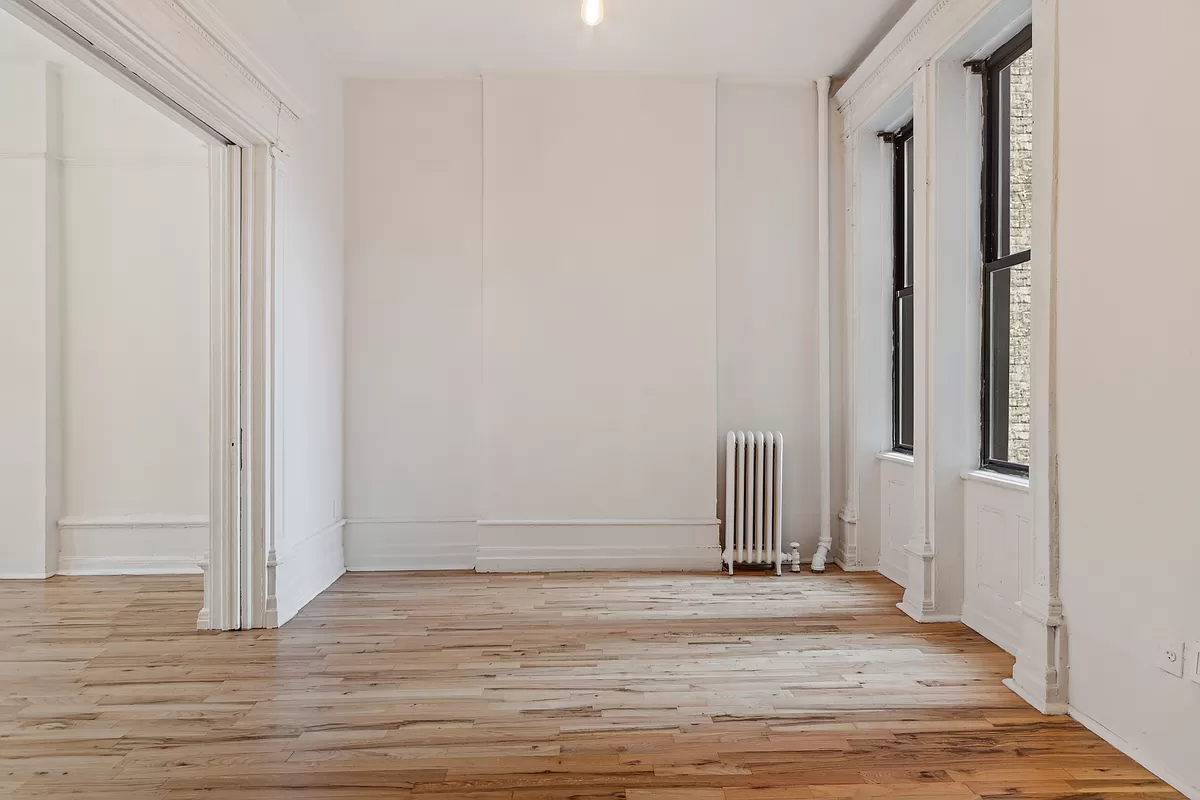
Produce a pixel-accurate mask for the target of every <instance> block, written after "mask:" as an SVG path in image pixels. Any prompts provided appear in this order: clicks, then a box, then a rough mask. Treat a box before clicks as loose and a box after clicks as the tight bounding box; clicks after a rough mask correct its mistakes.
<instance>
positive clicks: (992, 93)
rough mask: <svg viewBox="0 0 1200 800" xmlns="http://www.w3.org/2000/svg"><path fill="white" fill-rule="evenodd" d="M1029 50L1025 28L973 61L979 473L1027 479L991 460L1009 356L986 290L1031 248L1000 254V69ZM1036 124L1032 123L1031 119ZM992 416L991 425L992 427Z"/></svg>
mask: <svg viewBox="0 0 1200 800" xmlns="http://www.w3.org/2000/svg"><path fill="white" fill-rule="evenodd" d="M1032 49H1033V26H1032V25H1027V26H1025V28H1024V29H1023V30H1021V32H1020V33H1018V34H1017V35H1016V36H1014V37H1013V38H1012V39H1010V40H1009V41H1007V42H1005V43H1004V44H1003V45H1001V46H1000V47H999V48H997V50H996V51H995V52H994V53H992V55H991V56H989V57H988V58H987V59H986V60H984V61H983V62H977V63H978V67H977V69H978V71H979V72H981V73H982V75H983V180H982V190H983V198H982V203H981V204H980V206H981V214H982V221H981V227H980V232H981V234H982V239H983V241H982V254H983V276H982V278H983V283H982V287H981V288H982V291H981V295H982V297H981V305H982V308H983V329H982V336H981V340H982V341H981V345H982V348H981V354H980V355H981V363H980V367H981V369H980V373H981V375H980V453H979V458H980V464H981V466H982V467H983V468H984V469H989V470H994V471H996V472H1004V473H1008V474H1013V475H1025V476H1027V475H1029V466H1028V465H1027V464H1018V463H1015V462H1012V461H1007V460H1005V459H999V458H993V457H992V452H993V444H994V442H995V441H996V438H995V437H1002V438H1003V440H1004V441H1005V453H1006V454H1007V450H1008V447H1007V441H1008V388H1009V387H1008V376H1007V374H1006V375H1004V376H1002V377H1001V379H999V380H996V381H993V380H992V364H993V363H994V361H993V360H994V357H995V355H996V354H997V353H1003V354H1004V358H1005V360H1007V359H1008V355H1009V346H1010V342H1009V337H1008V332H1007V331H1004V332H1003V335H998V336H995V337H993V336H992V316H993V312H992V304H993V302H994V300H995V298H994V296H993V294H992V293H991V292H990V291H989V287H990V286H991V276H992V274H993V273H995V272H998V271H1000V270H1005V269H1011V268H1012V267H1015V266H1017V265H1019V264H1024V263H1026V262H1028V261H1029V260H1030V259H1031V258H1032V256H1033V250H1032V248H1030V249H1029V250H1023V251H1021V252H1019V253H1008V254H1005V255H1001V254H1000V253H1001V250H1002V248H1003V249H1007V243H1008V241H1009V229H1008V214H1007V213H1005V214H1003V215H1002V214H1001V213H1000V211H1001V203H1004V204H1008V203H1009V202H1010V197H1009V194H1010V186H1009V166H1008V165H1009V158H1010V151H1009V142H1008V140H1007V137H1005V136H1002V135H1001V129H1002V128H1003V129H1004V130H1007V129H1008V124H1007V117H1008V114H1009V106H1008V104H1007V103H1004V102H1002V101H1003V100H1004V99H1006V98H1007V97H1008V94H1009V93H1008V90H1007V86H1005V85H1004V82H1005V80H1006V76H1005V74H1004V70H1005V68H1007V67H1008V66H1010V65H1011V64H1012V63H1013V62H1014V61H1016V60H1017V59H1018V58H1020V57H1021V56H1023V55H1025V53H1027V52H1029V51H1030V50H1032ZM1035 124H1036V121H1035ZM995 398H1003V406H1004V409H1005V411H1004V413H1003V414H998V413H997V414H993V410H994V408H995V407H996V405H997V404H996V403H995V402H994V400H995ZM993 417H994V418H995V419H994V421H995V422H996V427H993V424H992V423H993Z"/></svg>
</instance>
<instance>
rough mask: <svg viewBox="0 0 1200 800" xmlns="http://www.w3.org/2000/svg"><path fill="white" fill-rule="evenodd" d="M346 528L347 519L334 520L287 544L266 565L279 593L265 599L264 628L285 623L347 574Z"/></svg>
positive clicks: (276, 626) (275, 626)
mask: <svg viewBox="0 0 1200 800" xmlns="http://www.w3.org/2000/svg"><path fill="white" fill-rule="evenodd" d="M345 526H346V520H344V519H338V520H335V521H333V522H332V523H330V524H329V525H326V526H325V527H324V528H321V529H320V530H318V531H317V532H316V533H313V534H310V535H309V536H306V537H304V538H302V539H300V540H299V541H297V542H296V543H295V544H292V545H289V546H288V547H287V548H286V549H285V550H283V552H282V554H281V555H280V556H279V557H278V559H277V560H276V561H275V562H274V563H273V564H268V567H270V568H273V569H274V570H275V572H276V575H277V580H276V582H275V586H276V590H277V592H278V593H277V594H275V595H269V596H268V597H267V604H266V614H265V624H264V626H265V627H267V628H278V627H279V626H280V625H283V624H284V623H286V622H287V621H288V620H290V619H291V618H292V617H294V616H296V614H298V613H299V612H300V609H302V608H304V606H306V605H308V603H309V602H311V601H312V599H313V598H315V597H316V596H317V595H319V594H320V593H321V592H323V591H325V590H326V589H328V588H329V586H330V585H331V584H333V582H334V581H336V580H337V579H338V578H340V577H341V576H342V574H343V573H344V572H345V571H346V564H345V552H346V551H345V544H344V540H343V531H344V528H345ZM279 587H283V589H284V590H283V591H280V590H279Z"/></svg>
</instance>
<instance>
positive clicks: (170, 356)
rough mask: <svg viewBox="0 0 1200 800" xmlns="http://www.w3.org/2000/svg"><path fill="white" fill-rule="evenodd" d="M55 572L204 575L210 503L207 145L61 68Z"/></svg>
mask: <svg viewBox="0 0 1200 800" xmlns="http://www.w3.org/2000/svg"><path fill="white" fill-rule="evenodd" d="M62 117H63V150H62V154H63V161H62V164H63V173H62V174H63V178H62V179H63V207H62V209H63V216H62V222H63V232H64V237H63V276H64V279H63V286H64V291H63V329H62V331H63V338H62V348H63V379H64V384H63V385H64V392H63V397H64V402H63V411H64V431H65V436H64V461H63V463H64V470H63V481H64V491H65V495H64V496H65V508H64V518H63V519H62V521H61V523H60V527H61V537H60V556H59V571H60V572H64V573H93V572H106V573H107V572H131V571H133V572H152V571H164V572H198V571H199V568H198V566H197V563H198V561H199V560H200V558H201V557H202V556H203V555H204V552H205V550H206V549H207V546H208V542H207V527H206V526H207V513H208V400H209V398H208V303H207V300H206V298H207V293H208V274H209V237H208V149H207V145H206V143H205V142H203V141H201V140H200V139H198V138H197V137H196V136H194V135H193V134H191V133H190V132H188V131H186V130H184V129H183V128H182V127H180V126H179V125H177V124H176V123H175V122H173V121H172V120H169V119H167V118H166V117H164V116H163V115H162V114H160V113H159V112H158V111H156V110H154V109H152V108H150V107H149V106H148V105H146V104H145V103H144V102H142V101H141V100H140V99H138V98H136V97H134V96H133V95H131V94H129V93H128V92H127V91H125V90H124V89H122V88H120V87H118V86H116V85H114V84H113V83H111V82H110V81H109V80H108V79H107V78H104V77H101V76H100V75H97V74H95V73H92V72H90V71H87V70H85V69H83V68H74V69H68V70H67V71H65V72H64V74H63V78H62Z"/></svg>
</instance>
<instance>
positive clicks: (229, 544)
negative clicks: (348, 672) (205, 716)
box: [196, 145, 242, 630]
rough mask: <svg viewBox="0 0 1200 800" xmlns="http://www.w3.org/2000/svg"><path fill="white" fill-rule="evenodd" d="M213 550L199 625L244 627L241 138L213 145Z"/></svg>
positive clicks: (206, 570)
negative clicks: (241, 605) (234, 143)
mask: <svg viewBox="0 0 1200 800" xmlns="http://www.w3.org/2000/svg"><path fill="white" fill-rule="evenodd" d="M208 173H209V232H210V236H211V243H210V246H209V251H210V258H211V263H210V266H209V301H208V307H209V324H208V327H209V334H208V335H209V357H208V361H209V404H208V406H209V407H208V448H209V468H208V517H209V520H210V522H211V524H210V527H209V532H208V552H207V553H206V554H205V556H204V558H203V560H202V561H201V563H200V567H201V569H203V570H204V605H203V607H202V608H201V609H200V613H199V614H198V615H197V618H196V627H197V628H199V629H200V630H232V629H235V628H237V627H238V616H237V613H238V592H239V588H238V587H239V583H238V579H239V574H240V572H239V570H240V564H239V550H238V525H239V523H238V508H239V505H240V503H239V492H240V488H239V484H238V472H239V462H240V458H241V457H240V454H239V450H240V446H241V445H240V439H239V435H238V431H239V428H240V426H241V422H240V405H239V402H238V395H239V390H238V385H239V383H240V377H239V376H240V369H241V368H240V365H239V359H238V350H239V339H240V337H241V314H240V313H239V308H238V306H239V288H238V287H239V282H240V280H239V274H240V271H241V258H240V254H241V202H242V199H241V198H242V190H241V158H240V155H239V150H238V148H237V147H235V146H226V145H213V146H212V147H210V148H209V167H208Z"/></svg>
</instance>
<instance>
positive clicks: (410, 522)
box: [345, 517, 479, 572]
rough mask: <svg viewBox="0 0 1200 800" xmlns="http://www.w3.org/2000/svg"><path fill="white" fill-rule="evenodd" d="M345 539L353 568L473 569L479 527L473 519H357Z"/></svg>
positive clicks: (348, 563) (349, 522)
mask: <svg viewBox="0 0 1200 800" xmlns="http://www.w3.org/2000/svg"><path fill="white" fill-rule="evenodd" d="M345 542H346V569H347V570H348V571H350V572H408V571H416V570H473V569H475V557H476V556H477V555H478V553H479V528H478V526H477V525H476V520H475V519H474V518H473V517H447V518H441V519H438V518H404V517H376V518H370V517H367V518H355V519H350V520H347V521H346V533H345Z"/></svg>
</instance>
